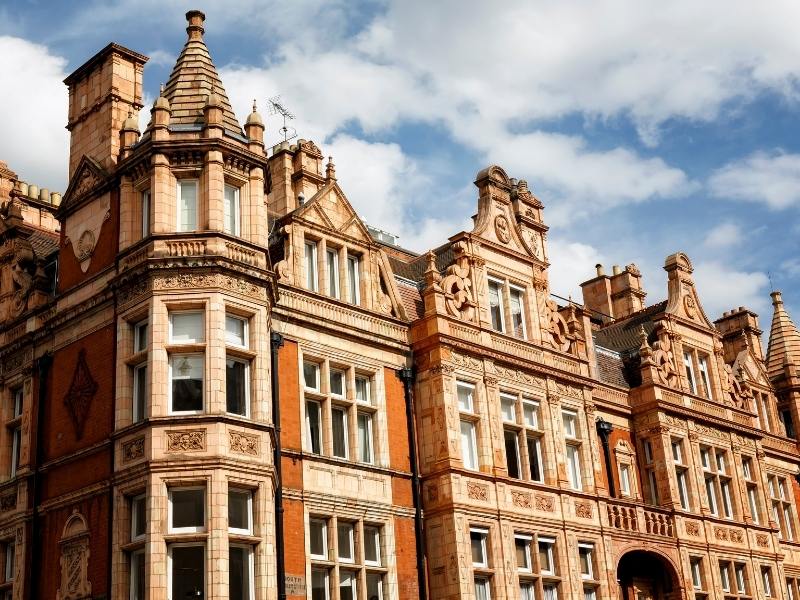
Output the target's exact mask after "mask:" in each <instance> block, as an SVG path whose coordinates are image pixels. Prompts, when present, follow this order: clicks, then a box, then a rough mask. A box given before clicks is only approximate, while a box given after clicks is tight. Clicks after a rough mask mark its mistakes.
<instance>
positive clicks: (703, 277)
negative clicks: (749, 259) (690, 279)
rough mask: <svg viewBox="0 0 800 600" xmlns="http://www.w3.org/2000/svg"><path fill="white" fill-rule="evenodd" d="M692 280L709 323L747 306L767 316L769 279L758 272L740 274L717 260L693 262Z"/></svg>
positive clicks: (741, 272) (768, 311)
mask: <svg viewBox="0 0 800 600" xmlns="http://www.w3.org/2000/svg"><path fill="white" fill-rule="evenodd" d="M694 280H695V283H696V285H697V291H698V293H699V294H700V301H701V302H702V303H703V309H704V310H705V312H706V315H708V318H709V319H711V320H712V321H713V320H714V319H717V318H719V317H720V316H721V315H722V313H723V312H724V311H726V310H731V309H732V308H736V307H738V306H746V307H747V308H749V309H750V310H753V311H755V312H756V313H758V314H759V315H761V316H762V318H764V316H766V315H770V314H771V311H770V308H769V306H770V301H769V279H768V278H767V275H766V274H765V273H762V272H761V271H741V270H737V269H736V268H735V267H731V266H729V265H726V264H723V263H721V262H717V261H702V262H697V263H695V270H694Z"/></svg>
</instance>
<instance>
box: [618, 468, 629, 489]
mask: <svg viewBox="0 0 800 600" xmlns="http://www.w3.org/2000/svg"><path fill="white" fill-rule="evenodd" d="M619 493H620V494H622V495H623V496H630V495H631V466H630V465H629V464H627V463H624V464H620V465H619Z"/></svg>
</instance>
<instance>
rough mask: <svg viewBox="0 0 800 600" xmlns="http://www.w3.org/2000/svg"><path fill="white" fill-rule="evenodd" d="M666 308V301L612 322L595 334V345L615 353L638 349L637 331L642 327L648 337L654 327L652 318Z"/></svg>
mask: <svg viewBox="0 0 800 600" xmlns="http://www.w3.org/2000/svg"><path fill="white" fill-rule="evenodd" d="M666 308H667V301H666V300H664V301H662V302H658V303H656V304H653V305H652V306H648V307H647V308H643V309H642V310H640V311H638V312H635V313H633V314H632V315H630V316H629V317H627V318H625V319H622V320H620V321H613V322H612V323H609V324H608V325H606V326H604V327H601V328H600V329H598V330H597V331H596V332H595V334H594V335H595V339H596V340H597V344H598V345H599V346H602V347H603V348H608V349H609V350H614V351H615V352H626V351H628V350H632V349H634V348H638V347H639V344H640V343H641V342H640V340H639V329H640V327H642V326H644V330H645V332H646V333H647V335H648V337H650V335H651V334H652V333H653V330H654V329H655V325H654V323H653V320H652V319H653V316H655V315H657V314H658V313H660V312H663V311H664V309H666Z"/></svg>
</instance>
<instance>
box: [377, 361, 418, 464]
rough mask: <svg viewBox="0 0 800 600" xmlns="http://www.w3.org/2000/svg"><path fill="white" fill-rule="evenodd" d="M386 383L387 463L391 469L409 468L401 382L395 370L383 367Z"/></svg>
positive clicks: (404, 406) (404, 402)
mask: <svg viewBox="0 0 800 600" xmlns="http://www.w3.org/2000/svg"><path fill="white" fill-rule="evenodd" d="M383 380H384V382H385V384H386V422H387V427H388V430H389V463H390V466H391V467H392V468H393V469H400V470H403V471H409V470H411V464H410V462H409V452H408V427H406V401H405V396H404V394H403V382H402V381H400V378H399V377H398V376H397V371H396V370H395V369H392V368H391V367H384V369H383Z"/></svg>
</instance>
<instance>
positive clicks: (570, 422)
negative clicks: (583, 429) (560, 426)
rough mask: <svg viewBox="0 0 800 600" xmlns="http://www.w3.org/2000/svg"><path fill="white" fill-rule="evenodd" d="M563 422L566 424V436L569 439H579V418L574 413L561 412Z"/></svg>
mask: <svg viewBox="0 0 800 600" xmlns="http://www.w3.org/2000/svg"><path fill="white" fill-rule="evenodd" d="M561 420H562V422H563V423H564V436H565V437H568V438H576V437H578V434H577V427H576V422H577V420H578V416H577V415H576V414H575V413H574V412H569V411H566V410H565V411H561Z"/></svg>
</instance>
